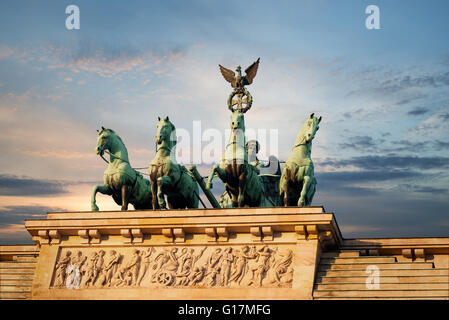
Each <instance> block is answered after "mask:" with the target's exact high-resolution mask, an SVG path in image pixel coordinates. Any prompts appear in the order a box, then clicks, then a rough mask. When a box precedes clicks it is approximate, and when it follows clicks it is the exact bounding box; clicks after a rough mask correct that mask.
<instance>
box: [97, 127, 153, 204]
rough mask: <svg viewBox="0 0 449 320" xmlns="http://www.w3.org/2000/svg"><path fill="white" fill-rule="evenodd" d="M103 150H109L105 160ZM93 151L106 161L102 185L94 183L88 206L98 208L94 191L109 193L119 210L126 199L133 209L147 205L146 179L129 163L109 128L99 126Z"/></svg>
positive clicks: (123, 145) (123, 146) (121, 145)
mask: <svg viewBox="0 0 449 320" xmlns="http://www.w3.org/2000/svg"><path fill="white" fill-rule="evenodd" d="M105 152H106V153H108V154H109V157H110V158H109V161H107V160H106V159H104V157H103V155H104V153H105ZM96 153H97V154H98V155H100V156H101V157H102V158H103V159H104V160H105V161H106V162H108V163H109V164H108V167H107V169H106V170H105V172H104V185H102V186H101V185H98V186H95V187H94V189H93V191H92V199H91V209H92V210H93V211H98V206H97V204H96V194H97V192H100V193H102V194H107V195H112V198H113V199H114V201H115V202H116V203H117V204H118V205H121V206H122V210H128V203H131V204H132V205H133V206H134V208H136V209H150V208H151V203H152V201H151V200H152V197H151V192H150V181H148V180H147V179H145V178H143V177H142V175H141V174H140V173H139V172H137V171H136V170H134V169H133V168H132V167H131V165H130V163H129V159H128V151H127V150H126V147H125V144H124V143H123V141H122V139H121V138H120V137H119V136H118V135H117V134H116V133H115V132H114V131H113V130H111V129H105V128H103V127H102V129H101V130H98V140H97V147H96Z"/></svg>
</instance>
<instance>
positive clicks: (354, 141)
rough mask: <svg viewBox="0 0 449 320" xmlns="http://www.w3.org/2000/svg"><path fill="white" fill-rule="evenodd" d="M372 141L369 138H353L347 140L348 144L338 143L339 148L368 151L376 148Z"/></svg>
mask: <svg viewBox="0 0 449 320" xmlns="http://www.w3.org/2000/svg"><path fill="white" fill-rule="evenodd" d="M376 144H377V143H375V142H374V139H373V138H372V137H369V136H354V137H350V138H348V142H344V143H340V147H341V148H350V149H355V150H360V151H370V150H373V149H375V148H376Z"/></svg>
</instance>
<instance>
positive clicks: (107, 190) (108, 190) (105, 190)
mask: <svg viewBox="0 0 449 320" xmlns="http://www.w3.org/2000/svg"><path fill="white" fill-rule="evenodd" d="M97 192H100V193H101V194H106V195H109V196H110V195H111V194H112V190H111V188H109V186H108V185H106V184H105V185H103V186H100V185H98V186H95V187H94V189H93V191H92V198H91V200H90V207H91V210H92V211H98V210H99V209H98V207H97V202H96V197H97Z"/></svg>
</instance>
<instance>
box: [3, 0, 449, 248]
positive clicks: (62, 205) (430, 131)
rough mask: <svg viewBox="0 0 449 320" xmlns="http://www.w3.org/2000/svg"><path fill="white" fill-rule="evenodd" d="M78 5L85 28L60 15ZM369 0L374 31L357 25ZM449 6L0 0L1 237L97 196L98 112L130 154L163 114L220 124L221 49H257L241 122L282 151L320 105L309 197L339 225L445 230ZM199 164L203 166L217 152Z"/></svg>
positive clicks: (374, 231)
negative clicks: (376, 22) (375, 13)
mask: <svg viewBox="0 0 449 320" xmlns="http://www.w3.org/2000/svg"><path fill="white" fill-rule="evenodd" d="M71 4H75V5H77V6H78V7H79V9H80V18H81V20H80V22H81V24H80V26H81V27H80V29H79V30H70V31H69V30H67V29H66V27H65V20H66V17H67V14H66V13H65V8H66V7H67V6H68V5H71ZM371 4H375V5H378V7H379V9H380V26H381V29H380V30H368V29H366V27H365V19H366V17H367V16H368V15H367V14H365V8H366V7H367V6H368V5H371ZM448 9H449V3H448V2H447V1H443V0H441V1H436V0H431V1H410V0H401V1H399V0H396V1H379V0H370V1H359V0H351V1H350V0H342V1H336V0H335V1H331V0H328V1H325V0H313V1H312V0H303V1H274V0H269V1H194V0H191V1H190V0H189V1H181V0H179V1H105V0H103V1H99V0H98V1H82V0H73V1H60V0H58V1H19V0H14V1H12V0H4V1H1V2H0V148H1V150H0V244H24V243H32V241H31V237H30V236H29V235H28V233H27V231H26V230H25V228H24V226H23V225H24V219H32V218H41V217H44V216H45V214H46V212H48V211H73V210H82V211H87V210H90V194H91V190H92V187H93V186H94V185H95V184H101V183H102V179H103V171H104V170H105V168H106V164H105V163H104V162H103V160H102V159H101V158H100V157H98V156H97V155H96V154H95V145H96V139H97V132H96V130H97V129H99V128H100V127H101V126H104V127H107V128H111V129H114V130H115V131H116V132H117V133H118V134H119V135H120V136H121V138H122V139H123V141H124V142H125V144H126V146H127V149H128V152H129V157H130V161H131V164H132V165H133V166H135V167H146V166H147V165H148V163H149V162H150V161H151V159H152V158H153V156H154V141H155V138H154V136H155V133H156V123H157V117H158V116H161V117H165V116H169V117H170V120H171V121H172V122H173V123H174V124H175V125H176V127H177V128H180V129H181V128H182V129H185V130H186V131H188V132H192V130H193V121H200V123H201V128H202V130H203V131H204V130H206V129H209V128H214V129H217V130H219V131H220V132H224V130H225V129H227V128H228V127H229V116H230V113H229V111H228V110H227V107H226V99H227V96H228V94H229V93H230V91H231V89H232V88H231V87H230V85H229V83H227V82H226V81H225V80H224V79H223V78H222V76H221V74H220V72H219V69H218V64H222V65H224V66H226V67H228V68H232V69H234V68H235V67H236V66H237V65H241V66H242V68H246V67H247V66H248V65H250V64H251V63H252V62H254V61H255V60H256V59H257V58H258V57H260V60H261V62H260V67H259V71H258V73H257V76H256V78H255V80H254V83H253V84H252V85H251V86H249V87H248V89H249V90H250V92H251V94H252V96H253V98H254V103H253V107H252V109H251V110H250V111H248V113H247V114H246V115H245V121H246V127H247V128H249V129H254V130H258V129H266V130H270V129H276V130H278V137H279V148H278V151H279V154H278V157H279V158H280V159H281V160H286V159H287V157H288V156H289V155H290V152H291V148H292V146H293V143H294V140H295V137H296V134H297V133H298V131H299V129H300V127H301V125H302V124H303V122H304V121H305V120H306V118H307V116H308V115H310V113H312V112H314V113H315V114H316V115H317V116H322V117H323V120H322V122H321V124H320V130H319V131H318V132H317V135H316V137H315V139H314V141H313V151H312V158H313V161H314V163H315V174H316V177H317V180H318V185H317V193H316V195H315V198H314V201H313V205H323V206H324V208H325V209H326V211H328V212H334V213H335V216H336V219H337V222H338V224H339V226H340V228H341V230H342V233H343V236H344V237H345V238H354V237H412V236H449V209H448V208H449V174H448V172H449V171H448V169H449V41H448V40H447V39H448V38H447V35H448V33H449V20H448V19H447V13H448V12H449V11H448ZM220 152H221V150H218V153H217V154H219V153H220ZM192 159H193V157H192ZM198 165H199V166H200V169H201V173H202V174H204V175H207V174H208V172H209V170H210V169H211V167H212V165H211V164H204V163H203V164H201V163H199V164H198ZM143 172H146V171H145V170H143ZM217 188H218V189H217V191H218V190H222V189H220V186H219V185H217ZM97 199H98V201H97V202H98V205H99V207H100V209H104V210H105V209H108V210H118V209H119V207H118V206H117V205H116V204H115V203H114V202H113V200H112V199H111V198H109V197H106V196H103V195H98V197H97Z"/></svg>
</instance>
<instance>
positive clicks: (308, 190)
mask: <svg viewBox="0 0 449 320" xmlns="http://www.w3.org/2000/svg"><path fill="white" fill-rule="evenodd" d="M320 122H321V117H319V118H317V117H315V116H314V114H313V113H312V114H311V115H310V117H309V118H308V119H307V121H306V122H305V123H304V124H303V126H302V128H301V130H300V131H299V133H298V135H297V137H296V140H295V145H294V146H293V151H292V154H291V155H290V157H289V158H288V160H287V161H286V163H285V166H284V170H283V172H282V176H281V181H280V183H279V193H280V203H283V204H284V206H295V205H297V206H298V207H303V206H310V204H311V203H312V199H313V196H314V194H315V186H316V179H315V177H314V169H313V162H312V159H311V157H310V154H311V151H312V140H313V138H314V137H315V133H316V132H317V130H318V129H319V123H320Z"/></svg>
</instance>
